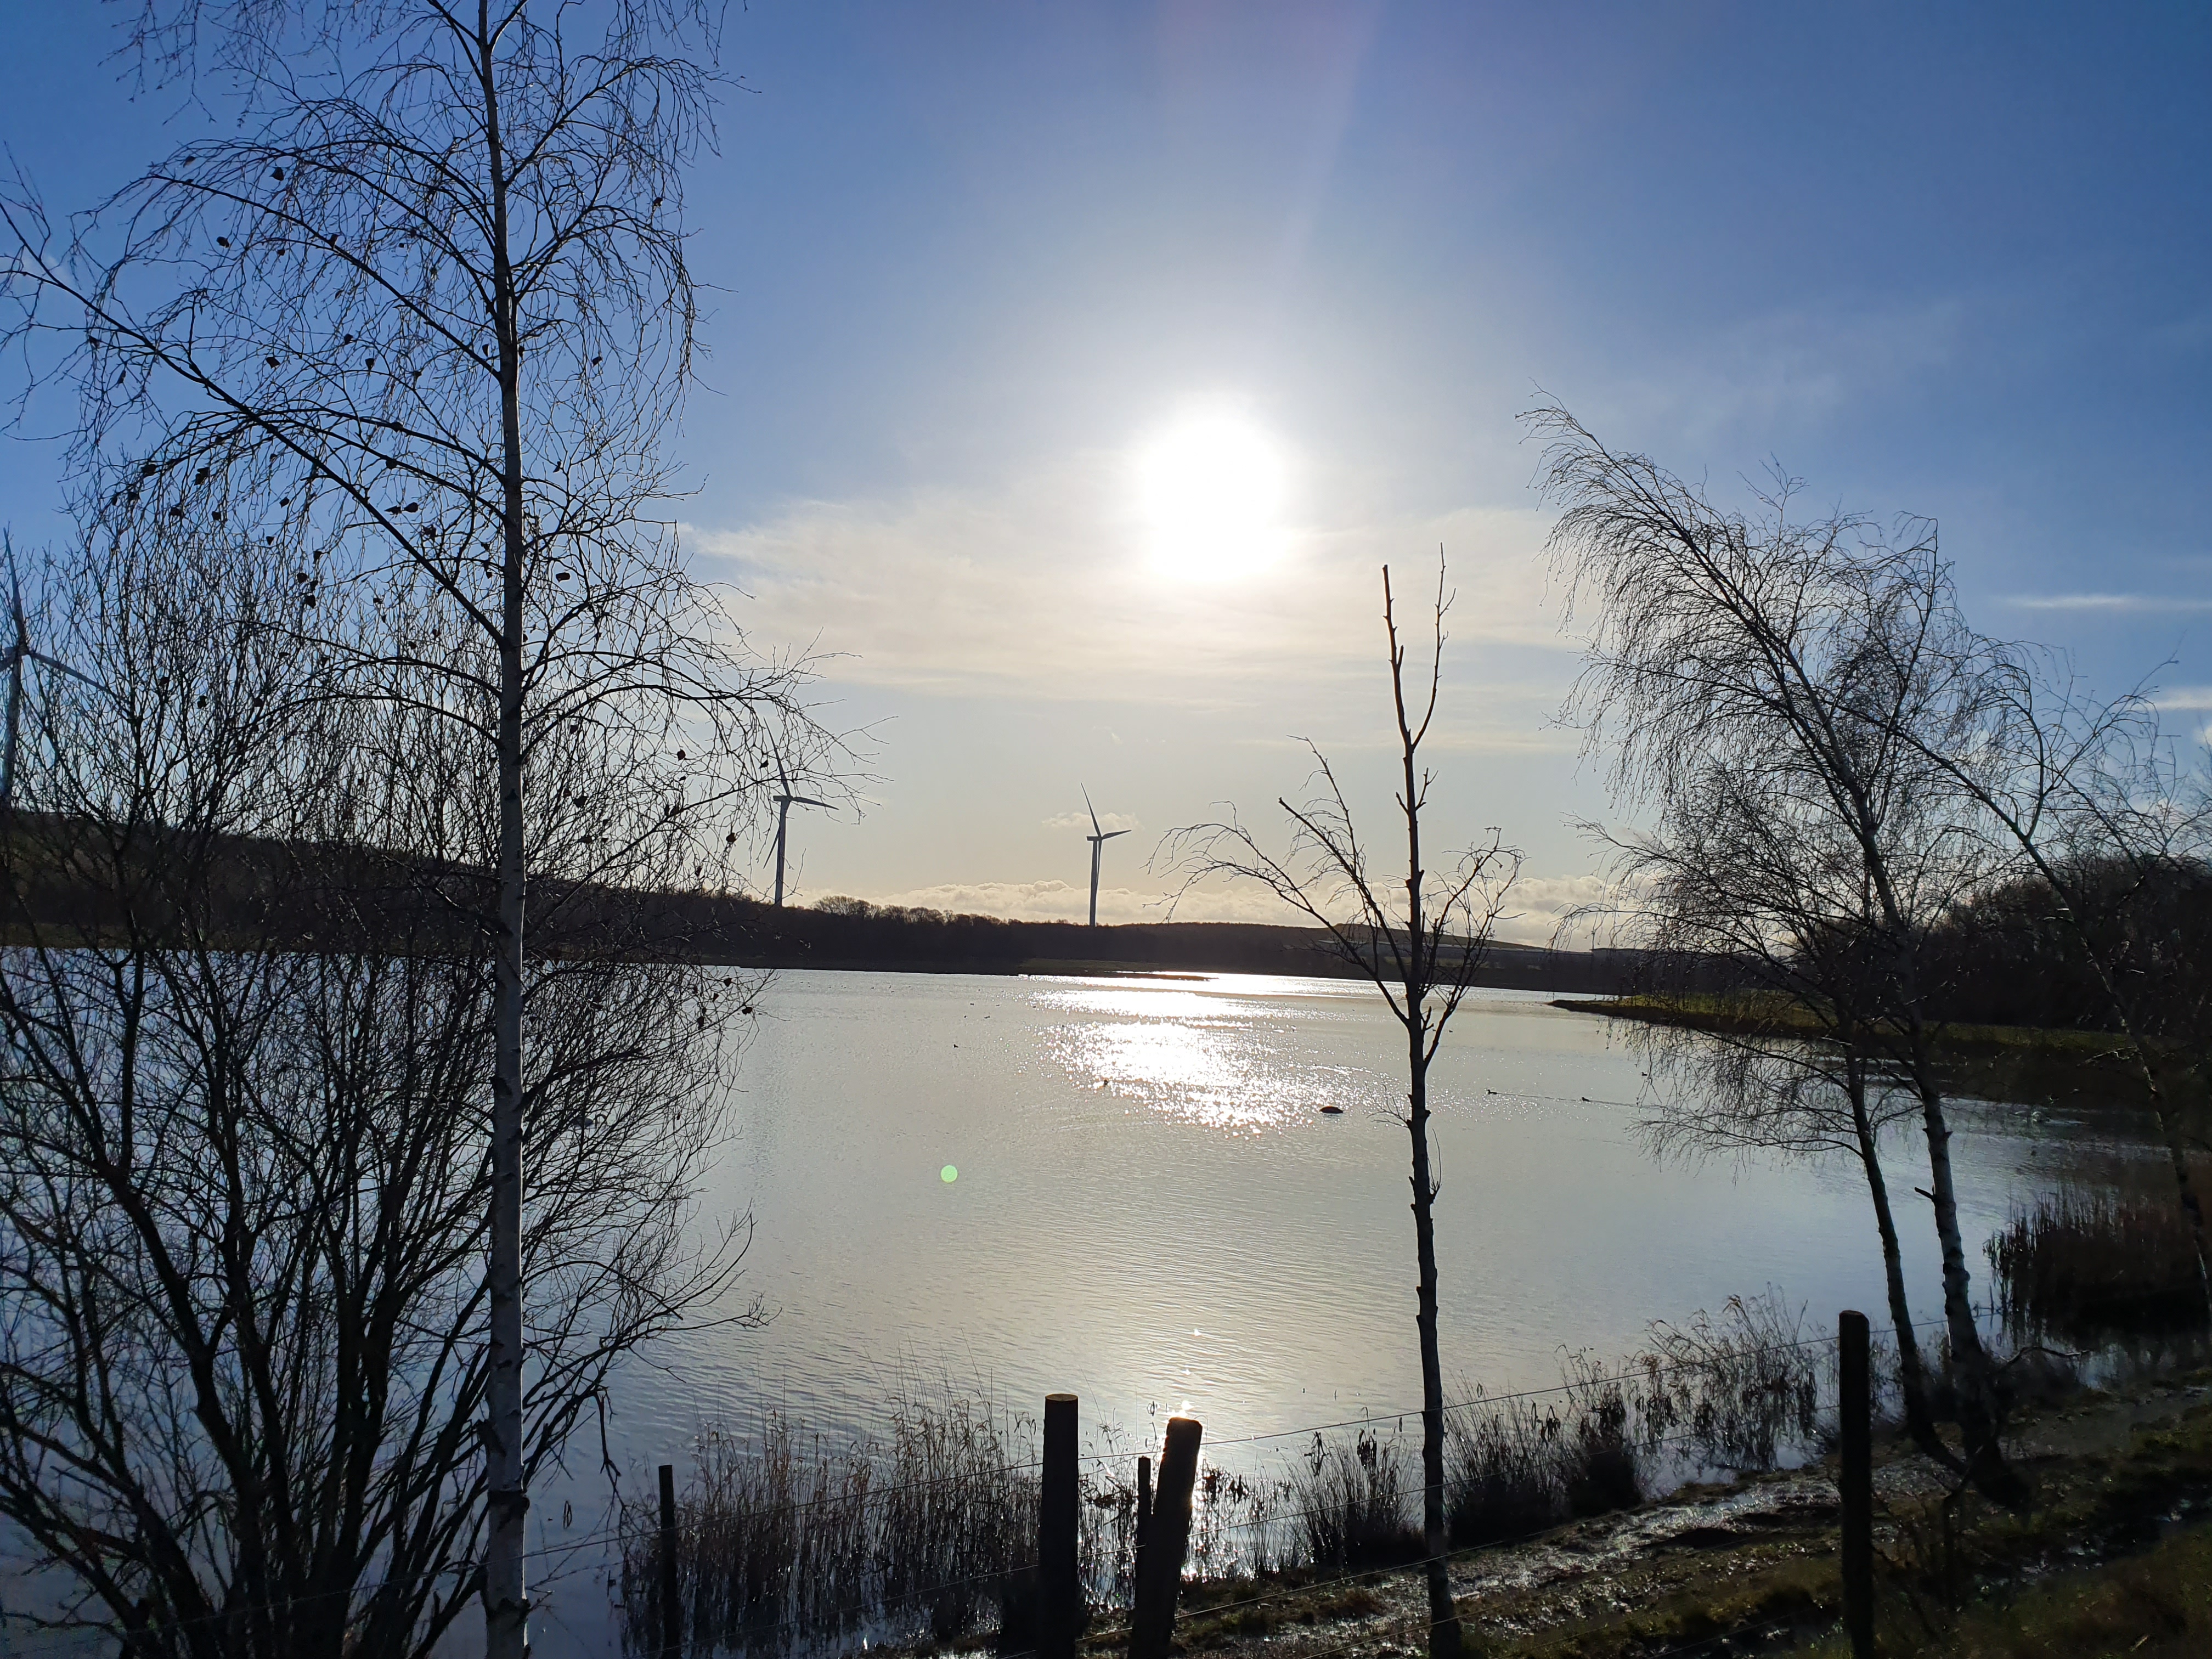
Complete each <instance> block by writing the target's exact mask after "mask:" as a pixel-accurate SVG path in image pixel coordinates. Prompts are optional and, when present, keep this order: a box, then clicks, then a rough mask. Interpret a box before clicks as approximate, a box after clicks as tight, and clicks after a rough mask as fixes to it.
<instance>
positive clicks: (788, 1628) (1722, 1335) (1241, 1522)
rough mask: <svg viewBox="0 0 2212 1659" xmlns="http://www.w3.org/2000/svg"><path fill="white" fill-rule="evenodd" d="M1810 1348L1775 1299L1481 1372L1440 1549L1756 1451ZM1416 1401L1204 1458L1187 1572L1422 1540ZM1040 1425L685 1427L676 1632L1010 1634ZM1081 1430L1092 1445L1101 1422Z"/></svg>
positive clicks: (640, 1597) (948, 1406) (641, 1575)
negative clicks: (855, 1438)
mask: <svg viewBox="0 0 2212 1659" xmlns="http://www.w3.org/2000/svg"><path fill="white" fill-rule="evenodd" d="M1831 1358H1832V1349H1831V1348H1830V1347H1829V1346H1827V1345H1825V1344H1822V1343H1820V1342H1818V1341H1808V1340H1806V1339H1805V1338H1804V1336H1803V1334H1802V1329H1801V1326H1800V1322H1799V1319H1798V1317H1797V1316H1795V1315H1793V1314H1792V1313H1791V1312H1790V1309H1789V1308H1788V1306H1787V1305H1786V1304H1784V1302H1783V1301H1782V1300H1781V1298H1780V1297H1779V1296H1778V1295H1776V1294H1774V1293H1772V1292H1770V1293H1769V1294H1768V1295H1767V1296H1766V1297H1763V1298H1759V1299H1754V1300H1749V1301H1746V1300H1741V1299H1732V1300H1731V1301H1730V1302H1729V1304H1727V1305H1726V1307H1725V1308H1724V1309H1723V1310H1722V1312H1721V1314H1720V1315H1719V1316H1716V1317H1713V1318H1710V1319H1709V1318H1707V1317H1705V1316H1703V1315H1700V1316H1698V1317H1697V1318H1695V1319H1693V1320H1692V1321H1690V1322H1687V1323H1686V1324H1685V1325H1681V1326H1679V1327H1677V1326H1669V1325H1656V1326H1654V1327H1653V1328H1651V1332H1650V1336H1649V1338H1648V1339H1647V1341H1646V1343H1645V1345H1644V1348H1643V1349H1642V1350H1641V1351H1639V1352H1638V1353H1636V1354H1634V1355H1632V1356H1630V1357H1628V1358H1625V1359H1622V1360H1620V1361H1618V1362H1614V1363H1607V1362H1603V1361H1601V1360H1598V1359H1596V1358H1592V1357H1591V1356H1590V1355H1589V1354H1587V1353H1569V1354H1565V1355H1564V1356H1562V1360H1561V1370H1562V1375H1563V1378H1564V1381H1563V1383H1562V1384H1561V1385H1560V1386H1559V1388H1558V1389H1552V1390H1548V1391H1547V1392H1545V1393H1544V1394H1542V1395H1535V1396H1530V1395H1506V1396H1500V1397H1498V1398H1496V1399H1492V1398H1490V1397H1487V1396H1486V1395H1483V1394H1482V1393H1481V1392H1480V1390H1476V1391H1474V1393H1473V1394H1472V1395H1470V1396H1469V1397H1468V1398H1465V1399H1463V1400H1462V1401H1460V1402H1458V1403H1457V1404H1456V1405H1455V1407H1454V1408H1453V1409H1452V1410H1451V1411H1449V1413H1448V1414H1447V1416H1446V1419H1445V1421H1446V1433H1447V1440H1446V1459H1445V1510H1446V1515H1447V1517H1448V1522H1449V1531H1450V1539H1451V1543H1452V1546H1453V1547H1455V1548H1457V1547H1467V1546H1469V1545H1475V1544H1483V1543H1490V1542H1496V1541H1504V1540H1508V1539H1514V1538H1521V1537H1526V1536H1528V1535H1529V1534H1533V1533H1534V1532H1537V1531H1540V1530H1541V1529H1542V1528H1547V1527H1549V1526H1552V1525H1554V1524H1556V1523H1558V1522H1562V1521H1565V1520H1567V1519H1569V1518H1571V1517H1573V1516H1586V1515H1596V1514H1602V1513H1605V1512H1607V1511H1609V1510H1616V1509H1621V1508H1625V1507H1627V1506H1629V1505H1632V1504H1636V1503H1638V1502H1639V1501H1641V1499H1642V1498H1644V1495H1645V1494H1646V1493H1647V1492H1650V1491H1652V1490H1655V1489H1656V1488H1657V1487H1658V1486H1663V1485H1666V1484H1669V1483H1671V1481H1673V1480H1675V1479H1678V1478H1680V1477H1682V1476H1684V1475H1687V1474H1701V1473H1709V1472H1711V1471H1714V1470H1717V1469H1723V1468H1729V1469H1739V1470H1754V1469H1764V1468H1773V1467H1775V1466H1776V1464H1777V1462H1778V1461H1780V1460H1781V1459H1782V1458H1784V1456H1786V1455H1788V1454H1789V1453H1790V1450H1791V1449H1793V1448H1795V1447H1797V1446H1799V1445H1802V1444H1804V1443H1809V1442H1811V1441H1812V1440H1813V1439H1814V1437H1815V1432H1816V1429H1817V1426H1818V1425H1817V1421H1816V1419H1817V1409H1816V1408H1817V1406H1818V1401H1819V1398H1820V1387H1819V1380H1820V1376H1821V1375H1822V1373H1823V1370H1824V1369H1825V1368H1826V1366H1827V1365H1828V1364H1829V1363H1830V1361H1831ZM1413 1424H1414V1419H1401V1420H1400V1421H1397V1422H1395V1423H1393V1424H1390V1425H1385V1424H1384V1423H1381V1422H1378V1423H1375V1424H1370V1425H1364V1426H1361V1427H1358V1428H1354V1429H1352V1430H1350V1431H1340V1432H1338V1433H1335V1434H1334V1435H1330V1434H1316V1435H1315V1436H1314V1437H1313V1438H1312V1441H1311V1443H1310V1444H1309V1445H1308V1446H1307V1448H1306V1449H1304V1452H1303V1453H1301V1454H1299V1455H1296V1456H1295V1457H1294V1458H1292V1459H1291V1461H1290V1462H1288V1464H1287V1466H1285V1467H1284V1468H1281V1469H1279V1472H1277V1473H1273V1474H1269V1473H1267V1472H1265V1471H1264V1470H1263V1469H1250V1468H1244V1469H1238V1468H1225V1467H1222V1466H1221V1465H1218V1464H1215V1463H1212V1462H1208V1463H1206V1464H1205V1465H1204V1466H1202V1468H1201V1469H1200V1476H1199V1483H1198V1489H1197V1492H1196V1495H1195V1508H1194V1516H1193V1521H1192V1530H1191V1540H1190V1553H1189V1558H1188V1568H1187V1571H1188V1573H1189V1575H1190V1576H1191V1577H1193V1578H1194V1579H1195V1580H1199V1581H1208V1580H1217V1581H1220V1580H1231V1579H1241V1578H1247V1577H1255V1576H1260V1575H1264V1574H1267V1573H1271V1572H1279V1571H1286V1570H1291V1569H1299V1568H1308V1569H1316V1570H1322V1571H1358V1570H1360V1569H1364V1568H1377V1567H1387V1566H1391V1565H1401V1564H1403V1563H1406V1562H1408V1561H1412V1560H1415V1559H1419V1556H1420V1553H1421V1534H1420V1526H1419V1514H1420V1495H1421V1475H1420V1457H1419V1432H1418V1428H1417V1427H1413V1431H1412V1432H1410V1433H1409V1432H1408V1429H1409V1427H1412V1426H1413ZM1114 1440H1115V1437H1113V1436H1112V1435H1111V1434H1110V1433H1109V1434H1107V1435H1104V1436H1102V1437H1099V1441H1095V1442H1094V1444H1096V1445H1097V1446H1098V1449H1099V1452H1100V1453H1102V1454H1109V1455H1093V1456H1091V1457H1090V1458H1088V1459H1087V1460H1086V1462H1085V1464H1084V1465H1083V1469H1082V1474H1081V1499H1082V1504H1081V1516H1082V1522H1081V1527H1082V1529H1081V1535H1080V1541H1079V1553H1080V1563H1081V1571H1082V1574H1083V1579H1084V1583H1085V1586H1086V1587H1087V1594H1088V1595H1089V1597H1090V1600H1091V1606H1092V1607H1093V1608H1094V1609H1109V1608H1114V1607H1127V1605H1128V1598H1129V1592H1130V1578H1131V1569H1132V1565H1133V1558H1134V1550H1135V1543H1136V1490H1135V1486H1134V1481H1133V1475H1134V1472H1135V1471H1134V1464H1135V1458H1134V1455H1127V1456H1124V1455H1119V1453H1120V1448H1119V1447H1118V1446H1117V1445H1115V1443H1114ZM1101 1442H1103V1443H1101ZM1036 1455H1037V1425H1036V1422H1035V1421H1034V1420H1033V1419H1030V1418H1027V1417H1022V1416H1010V1415H1007V1414H1006V1413H999V1412H994V1410H993V1409H992V1408H991V1407H988V1406H987V1405H986V1404H984V1403H982V1402H981V1401H974V1400H968V1399H961V1398H957V1397H947V1398H941V1399H939V1400H936V1401H923V1402H908V1403H906V1404H903V1405H902V1406H901V1407H899V1409H898V1410H897V1411H896V1413H895V1414H894V1415H893V1417H892V1419H891V1421H890V1424H889V1425H888V1427H887V1429H886V1431H885V1432H884V1436H883V1437H881V1438H879V1439H870V1440H864V1441H861V1442H860V1443H854V1444H850V1445H845V1446H839V1447H832V1446H830V1445H828V1444H826V1443H824V1442H823V1440H821V1438H820V1437H810V1436H807V1435H805V1434H803V1433H801V1432H800V1431H798V1430H797V1429H795V1428H794V1427H793V1425H791V1424H790V1423H789V1422H788V1421H787V1419H783V1418H781V1417H780V1416H775V1415H771V1416H769V1418H767V1419H765V1420H764V1421H763V1424H762V1425H761V1427H760V1428H759V1430H758V1431H756V1432H755V1433H752V1434H750V1435H739V1434H733V1433H729V1432H725V1431H717V1432H714V1433H709V1434H706V1435H703V1436H702V1437H700V1440H699V1442H698V1444H697V1448H696V1460H695V1470H694V1473H693V1474H692V1477H691V1480H690V1484H689V1485H688V1486H686V1488H685V1490H684V1493H683V1495H682V1498H681V1502H680V1504H679V1505H678V1547H677V1570H678V1581H679V1583H680V1585H681V1587H682V1592H683V1599H684V1606H685V1608H686V1617H685V1624H686V1628H687V1630H688V1631H689V1632H690V1633H691V1638H692V1642H693V1644H694V1651H696V1652H701V1653H703V1652H706V1651H708V1650H710V1649H722V1650H728V1651H731V1652H750V1653H761V1652H770V1651H780V1650H787V1649H791V1648H793V1647H800V1648H805V1647H811V1646H817V1645H819V1644H823V1643H824V1642H831V1641H836V1640H837V1639H839V1638H855V1637H858V1636H861V1635H866V1636H869V1637H871V1638H877V1639H883V1640H890V1641H911V1640H919V1639H921V1638H925V1637H927V1638H933V1639H934V1640H936V1641H938V1642H940V1643H950V1642H956V1641H969V1642H973V1641H978V1640H981V1639H983V1638H987V1637H988V1636H990V1635H992V1634H994V1633H995V1634H996V1635H997V1636H998V1638H1000V1644H1001V1645H1002V1646H1004V1647H1006V1648H1008V1649H1011V1650H1019V1649H1022V1648H1024V1647H1026V1646H1028V1645H1030V1643H1029V1641H1028V1625H1027V1608H1028V1605H1029V1599H1030V1590H1029V1583H1030V1569H1031V1567H1032V1565H1033V1557H1034V1550H1035V1542H1034V1539H1035V1532H1036V1513H1037V1501H1038V1493H1037V1473H1036V1467H1035V1466H1036ZM623 1528H624V1534H623V1570H622V1586H623V1631H624V1638H625V1640H626V1643H627V1644H628V1645H629V1648H630V1649H631V1650H633V1651H636V1652H642V1653H658V1652H659V1644H660V1631H659V1599H658V1595H657V1594H656V1591H655V1588H654V1587H655V1585H656V1584H657V1583H658V1582H659V1580H658V1575H659V1516H658V1513H657V1510H655V1509H654V1507H653V1505H651V1504H640V1505H637V1506H635V1507H634V1508H632V1509H629V1510H626V1511H625V1514H624V1516H623Z"/></svg>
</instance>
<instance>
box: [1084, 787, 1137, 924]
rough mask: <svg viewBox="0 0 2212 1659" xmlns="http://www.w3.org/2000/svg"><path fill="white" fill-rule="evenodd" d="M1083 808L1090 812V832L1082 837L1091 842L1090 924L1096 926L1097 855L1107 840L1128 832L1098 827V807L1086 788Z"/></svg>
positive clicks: (1104, 846)
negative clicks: (1093, 803) (1093, 802)
mask: <svg viewBox="0 0 2212 1659" xmlns="http://www.w3.org/2000/svg"><path fill="white" fill-rule="evenodd" d="M1083 810H1084V811H1086V812H1088V813H1090V814H1091V833H1090V834H1089V835H1087V836H1085V837H1084V838H1083V839H1084V840H1085V841H1087V842H1090V843H1091V926H1092V927H1097V925H1098V855H1099V854H1101V853H1103V852H1104V851H1105V849H1106V843H1107V842H1109V841H1111V840H1113V839H1114V837H1115V836H1126V835H1127V834H1128V833H1129V832H1128V831H1127V829H1100V828H1099V827H1098V809H1097V807H1095V806H1093V805H1091V792H1090V791H1089V790H1088V789H1085V791H1084V792H1083Z"/></svg>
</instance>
